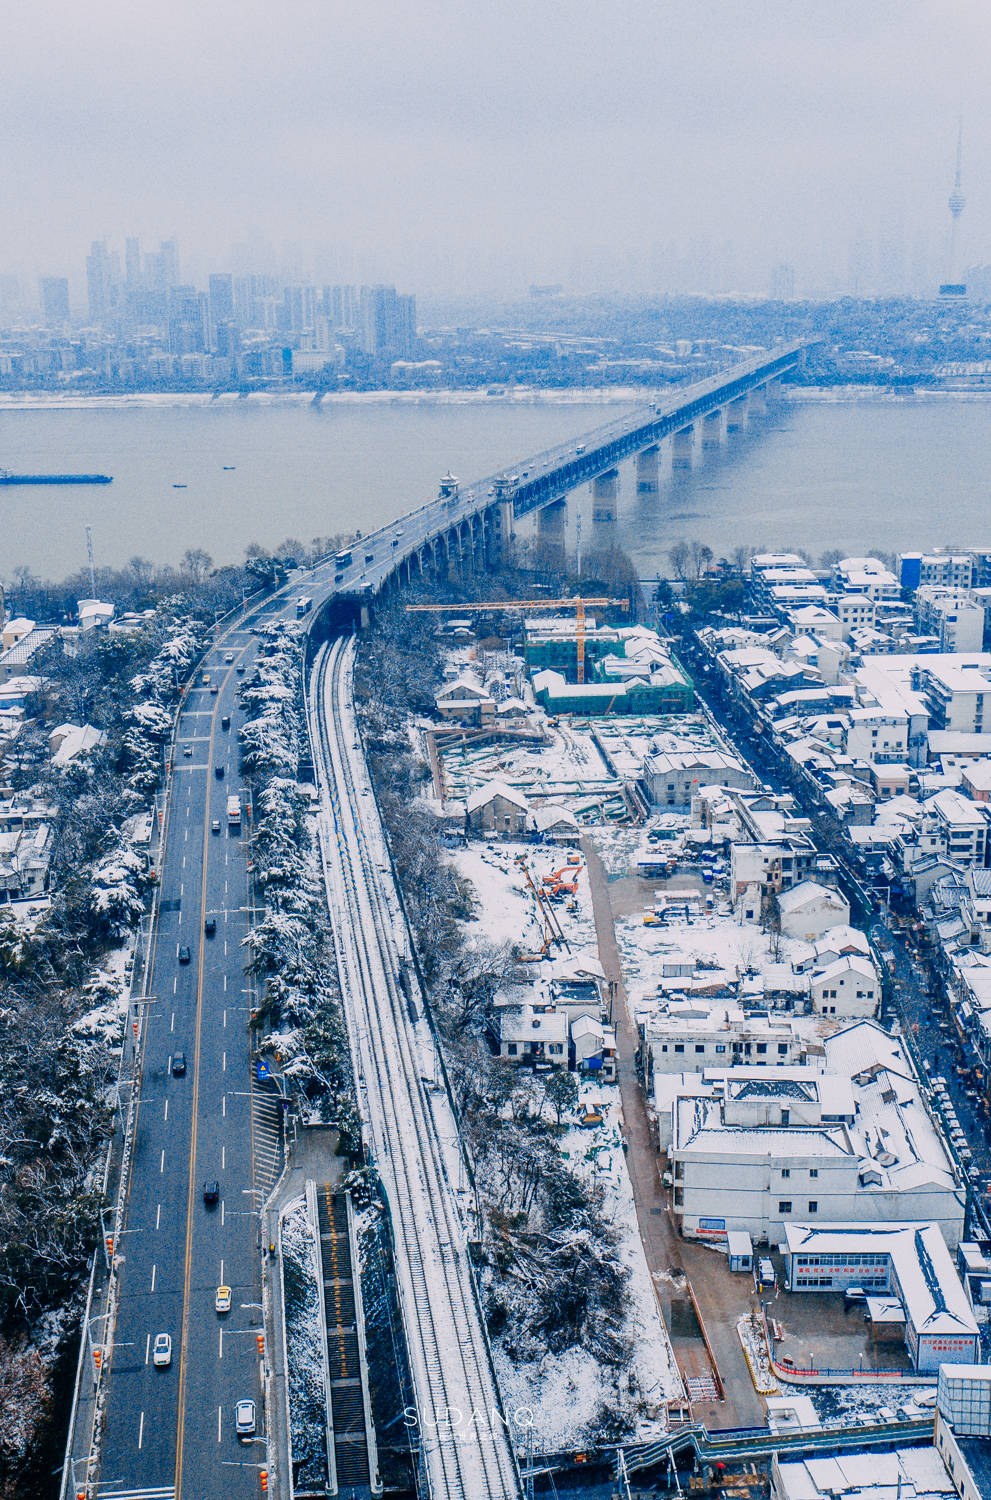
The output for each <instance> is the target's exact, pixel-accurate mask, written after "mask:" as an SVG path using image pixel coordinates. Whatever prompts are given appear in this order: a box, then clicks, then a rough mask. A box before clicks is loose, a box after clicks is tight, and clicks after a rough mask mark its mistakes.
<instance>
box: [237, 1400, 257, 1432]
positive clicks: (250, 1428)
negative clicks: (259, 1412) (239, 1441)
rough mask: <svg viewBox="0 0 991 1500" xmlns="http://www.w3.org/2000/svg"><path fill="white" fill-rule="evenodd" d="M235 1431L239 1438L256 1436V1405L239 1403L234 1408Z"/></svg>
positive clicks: (246, 1402) (251, 1402)
mask: <svg viewBox="0 0 991 1500" xmlns="http://www.w3.org/2000/svg"><path fill="white" fill-rule="evenodd" d="M234 1430H235V1432H236V1433H237V1435H238V1437H254V1435H255V1403H254V1402H253V1401H239V1402H238V1403H237V1405H236V1406H235V1408H234Z"/></svg>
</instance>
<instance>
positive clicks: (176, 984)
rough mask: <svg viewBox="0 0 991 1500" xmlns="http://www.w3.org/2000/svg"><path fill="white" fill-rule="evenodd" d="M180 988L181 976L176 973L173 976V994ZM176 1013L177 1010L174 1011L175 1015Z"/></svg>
mask: <svg viewBox="0 0 991 1500" xmlns="http://www.w3.org/2000/svg"><path fill="white" fill-rule="evenodd" d="M178 988H179V976H178V974H174V975H173V977H172V993H173V995H174V994H175V993H176V991H177V990H178ZM174 1014H175V1012H174V1011H173V1015H174Z"/></svg>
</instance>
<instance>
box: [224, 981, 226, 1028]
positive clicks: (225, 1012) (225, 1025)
mask: <svg viewBox="0 0 991 1500" xmlns="http://www.w3.org/2000/svg"><path fill="white" fill-rule="evenodd" d="M226 978H227V976H226V975H225V976H224V979H225V988H226ZM224 1030H225V1031H226V1030H227V1010H226V1007H225V1009H224Z"/></svg>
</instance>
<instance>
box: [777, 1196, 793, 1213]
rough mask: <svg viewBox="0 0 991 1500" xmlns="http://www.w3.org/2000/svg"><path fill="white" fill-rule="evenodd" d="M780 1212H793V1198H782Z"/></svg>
mask: <svg viewBox="0 0 991 1500" xmlns="http://www.w3.org/2000/svg"><path fill="white" fill-rule="evenodd" d="M778 1213H779V1214H790V1213H791V1199H790V1198H782V1199H781V1201H780V1202H779V1203H778Z"/></svg>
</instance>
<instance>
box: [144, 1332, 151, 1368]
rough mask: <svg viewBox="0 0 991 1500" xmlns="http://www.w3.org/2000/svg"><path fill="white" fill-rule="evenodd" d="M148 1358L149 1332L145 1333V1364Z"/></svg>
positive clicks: (149, 1349)
mask: <svg viewBox="0 0 991 1500" xmlns="http://www.w3.org/2000/svg"><path fill="white" fill-rule="evenodd" d="M150 1358H151V1334H150V1333H149V1334H147V1335H146V1336H145V1364H147V1363H148V1361H149V1359H150Z"/></svg>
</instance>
